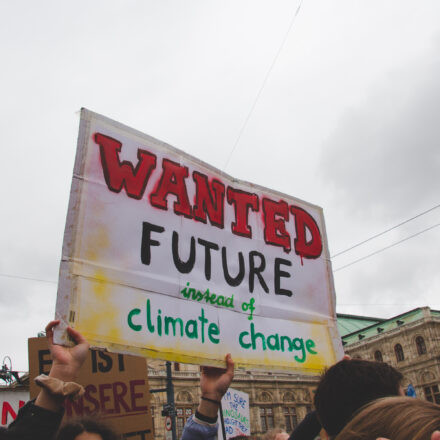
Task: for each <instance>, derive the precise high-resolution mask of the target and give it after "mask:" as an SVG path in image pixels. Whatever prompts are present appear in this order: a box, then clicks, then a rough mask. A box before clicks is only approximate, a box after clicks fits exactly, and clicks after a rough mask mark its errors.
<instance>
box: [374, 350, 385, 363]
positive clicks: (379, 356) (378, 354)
mask: <svg viewBox="0 0 440 440" xmlns="http://www.w3.org/2000/svg"><path fill="white" fill-rule="evenodd" d="M374 360H375V361H377V362H383V357H382V352H381V351H380V350H376V351H375V352H374Z"/></svg>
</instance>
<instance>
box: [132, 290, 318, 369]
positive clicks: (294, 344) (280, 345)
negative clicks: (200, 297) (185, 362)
mask: <svg viewBox="0 0 440 440" xmlns="http://www.w3.org/2000/svg"><path fill="white" fill-rule="evenodd" d="M141 314H142V310H141V309H138V308H135V309H132V310H130V312H129V313H128V316H127V323H128V326H129V327H130V328H131V329H132V330H133V331H135V332H140V331H146V332H148V333H151V334H157V335H158V336H159V337H162V336H163V335H165V336H169V335H172V336H174V337H179V338H188V339H197V340H200V341H201V342H202V344H204V343H205V342H206V341H209V342H211V343H212V344H218V343H219V342H220V337H221V335H220V328H219V327H218V325H217V324H216V323H214V322H209V320H208V319H207V318H206V316H205V310H204V309H203V307H202V308H201V311H200V315H199V316H198V317H197V318H196V319H189V320H187V321H186V322H185V321H184V320H183V319H182V318H180V317H172V316H166V315H162V310H160V309H158V310H157V314H156V317H155V318H156V319H154V317H152V312H151V302H150V300H149V299H148V300H147V302H146V305H145V321H143V322H142V318H141V316H139V315H141ZM238 342H239V344H240V346H241V347H242V348H243V349H245V350H257V349H258V348H261V349H263V350H271V351H282V352H285V351H289V352H292V353H293V355H294V356H293V358H294V359H295V361H297V362H300V363H303V362H305V361H306V357H307V355H308V354H310V355H315V354H317V351H315V350H314V348H315V347H316V344H315V341H313V340H312V339H307V340H306V341H304V339H302V338H291V337H290V336H284V335H283V336H281V335H279V334H278V333H273V334H270V335H264V334H263V333H261V332H258V331H257V330H256V328H255V324H254V323H253V322H251V323H250V324H249V331H242V332H241V333H240V334H239V335H238Z"/></svg>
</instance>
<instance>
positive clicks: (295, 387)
mask: <svg viewBox="0 0 440 440" xmlns="http://www.w3.org/2000/svg"><path fill="white" fill-rule="evenodd" d="M148 373H149V378H148V379H149V383H150V389H160V388H164V387H165V381H166V378H165V367H164V363H163V362H159V361H153V360H150V361H149V372H148ZM172 375H173V384H174V397H175V404H176V411H177V416H176V417H177V420H176V422H177V434H178V435H177V438H180V434H181V432H182V429H183V426H184V424H185V421H186V419H187V418H188V417H189V416H190V415H191V414H193V413H194V412H195V410H196V408H197V405H198V403H199V400H200V389H199V380H200V375H199V367H198V366H194V365H185V364H177V363H175V364H173V372H172ZM317 381H318V377H309V376H299V375H293V374H287V373H276V374H271V373H262V372H257V371H244V370H238V371H236V372H235V376H234V381H233V383H232V387H233V388H235V389H237V390H240V391H244V392H245V393H248V394H249V400H250V408H251V409H250V418H251V432H252V434H257V435H259V434H263V433H265V432H266V431H267V430H269V429H270V428H272V427H274V426H276V427H284V428H285V429H286V430H287V431H292V430H293V428H294V427H295V426H296V425H297V424H298V422H299V421H301V420H302V419H303V418H304V417H305V415H306V414H307V413H308V412H309V411H311V410H312V398H313V397H312V396H313V389H314V388H315V387H316V383H317ZM165 403H166V393H163V392H162V393H153V394H152V396H151V404H152V413H153V419H154V432H155V438H158V439H159V438H160V439H162V438H164V434H165V432H164V429H165V428H164V426H165V418H164V417H162V415H161V412H162V407H163V405H164V404H165Z"/></svg>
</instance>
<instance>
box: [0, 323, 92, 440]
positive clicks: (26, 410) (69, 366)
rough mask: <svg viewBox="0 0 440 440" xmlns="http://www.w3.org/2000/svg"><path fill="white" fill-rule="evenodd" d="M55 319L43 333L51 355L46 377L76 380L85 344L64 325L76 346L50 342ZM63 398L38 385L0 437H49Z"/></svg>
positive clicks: (22, 439)
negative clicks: (38, 391) (28, 400)
mask: <svg viewBox="0 0 440 440" xmlns="http://www.w3.org/2000/svg"><path fill="white" fill-rule="evenodd" d="M58 324H59V321H51V322H50V323H49V324H48V325H47V327H46V336H47V339H48V344H49V349H50V352H51V355H52V361H53V363H52V367H51V369H50V373H49V377H53V378H56V379H60V380H62V381H65V382H67V381H68V382H70V381H74V380H76V379H77V377H78V374H79V370H80V368H81V366H82V364H83V362H84V360H85V358H86V356H87V352H88V349H89V344H88V343H87V341H86V340H85V339H84V337H83V336H82V335H81V334H80V333H79V332H77V331H75V330H73V329H72V328H70V327H68V329H67V331H68V333H69V334H70V335H71V336H72V338H73V340H74V341H75V342H76V345H75V346H74V347H72V348H67V347H63V346H60V345H54V344H53V328H54V327H55V326H56V325H58ZM63 400H64V399H63V398H62V397H58V396H54V395H52V394H50V393H49V392H48V391H47V390H46V389H44V388H42V389H41V391H40V393H39V394H38V396H37V399H36V400H35V402H33V401H30V402H28V403H27V404H26V405H25V406H24V407H23V408H21V409H20V411H19V412H18V416H17V418H16V420H15V421H14V422H13V423H11V425H10V426H9V428H8V430H7V431H5V432H3V433H2V435H3V436H2V437H1V438H2V439H3V438H4V439H10V440H18V439H19V440H31V439H37V438H38V439H40V438H41V439H43V438H44V439H51V438H52V437H53V435H54V434H55V432H56V431H57V429H58V427H59V425H60V423H61V419H62V418H63V415H64V411H63V409H62V405H63Z"/></svg>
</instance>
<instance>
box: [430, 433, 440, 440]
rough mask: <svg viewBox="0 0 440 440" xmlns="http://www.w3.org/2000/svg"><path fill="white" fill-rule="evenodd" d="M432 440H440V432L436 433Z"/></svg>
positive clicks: (433, 434)
mask: <svg viewBox="0 0 440 440" xmlns="http://www.w3.org/2000/svg"><path fill="white" fill-rule="evenodd" d="M431 440H440V431H434V432H433V433H432V435H431Z"/></svg>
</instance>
